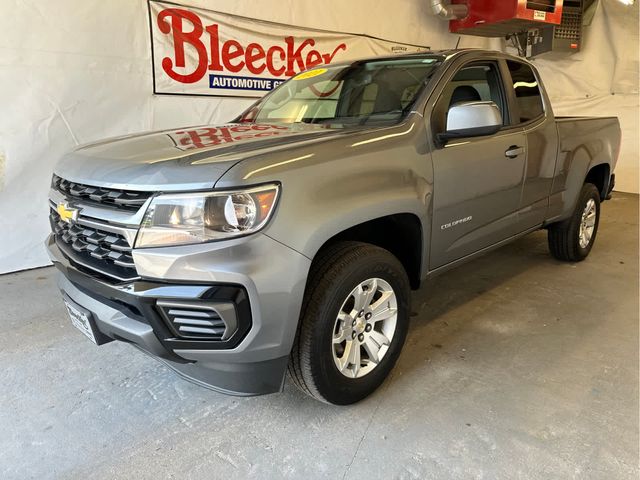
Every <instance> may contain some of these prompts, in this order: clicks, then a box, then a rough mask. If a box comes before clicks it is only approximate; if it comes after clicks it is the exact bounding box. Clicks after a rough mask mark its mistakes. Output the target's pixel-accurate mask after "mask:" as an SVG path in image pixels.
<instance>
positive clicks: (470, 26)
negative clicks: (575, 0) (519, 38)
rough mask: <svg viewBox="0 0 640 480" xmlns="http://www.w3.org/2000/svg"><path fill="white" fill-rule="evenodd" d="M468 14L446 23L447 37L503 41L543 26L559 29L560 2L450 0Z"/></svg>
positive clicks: (538, 0) (554, 0)
mask: <svg viewBox="0 0 640 480" xmlns="http://www.w3.org/2000/svg"><path fill="white" fill-rule="evenodd" d="M451 3H453V4H456V3H462V4H466V5H467V7H468V8H469V14H468V15H467V16H466V17H465V18H463V19H460V20H451V21H450V22H449V31H451V33H460V34H467V35H478V36H481V37H506V36H507V35H512V34H514V33H518V32H523V31H526V30H529V29H531V28H537V27H541V26H544V25H560V23H561V21H562V4H563V0H533V1H531V0H529V1H527V0H453V1H452V2H451Z"/></svg>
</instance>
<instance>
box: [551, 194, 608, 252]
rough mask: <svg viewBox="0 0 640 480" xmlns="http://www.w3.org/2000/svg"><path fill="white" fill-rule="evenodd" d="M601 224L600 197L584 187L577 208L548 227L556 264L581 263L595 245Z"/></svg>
mask: <svg viewBox="0 0 640 480" xmlns="http://www.w3.org/2000/svg"><path fill="white" fill-rule="evenodd" d="M599 223H600V193H599V192H598V189H597V188H596V186H595V185H593V184H591V183H585V184H584V186H583V187H582V190H581V191H580V196H579V197H578V203H577V204H576V208H575V210H574V212H573V214H572V215H571V217H569V218H568V219H567V220H565V221H563V222H558V223H554V224H552V225H550V226H549V234H548V235H549V250H550V251H551V254H552V255H553V256H554V257H555V258H557V259H558V260H564V261H569V262H580V261H582V260H584V259H585V258H587V255H589V252H591V248H592V247H593V244H594V243H595V241H596V234H597V233H598V225H599Z"/></svg>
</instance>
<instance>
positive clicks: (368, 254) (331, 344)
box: [289, 242, 410, 405]
mask: <svg viewBox="0 0 640 480" xmlns="http://www.w3.org/2000/svg"><path fill="white" fill-rule="evenodd" d="M409 295H410V287H409V279H408V278H407V274H406V272H405V270H404V268H403V266H402V264H401V263H400V262H399V261H398V259H397V258H396V257H394V256H393V255H392V254H391V253H389V252H388V251H386V250H384V249H382V248H379V247H376V246H373V245H369V244H364V243H357V242H342V243H338V244H336V245H334V246H332V247H330V248H329V249H327V250H326V251H325V252H323V253H321V254H320V256H319V258H318V259H317V260H316V261H315V262H314V267H313V268H312V271H311V273H310V278H309V283H308V285H307V291H306V292H305V300H304V305H303V310H302V316H301V319H300V326H299V330H298V333H297V337H296V341H295V344H294V347H293V350H292V353H291V361H290V364H289V376H290V378H291V379H292V380H293V382H294V383H295V384H296V385H297V386H298V387H299V388H300V389H301V390H302V391H304V392H305V393H307V394H309V395H311V396H312V397H314V398H316V399H318V400H321V401H324V402H327V403H333V404H337V405H347V404H351V403H355V402H357V401H359V400H362V399H363V398H365V397H366V396H368V395H369V394H371V393H372V392H373V391H374V390H375V389H376V388H378V387H379V386H380V384H382V382H383V381H384V379H385V378H386V377H387V375H388V374H389V372H390V371H391V369H392V368H393V366H394V364H395V362H396V360H397V358H398V356H399V355H400V350H401V349H402V345H403V344H404V340H405V337H406V333H407V329H408V323H409V310H408V308H409Z"/></svg>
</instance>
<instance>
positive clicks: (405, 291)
mask: <svg viewBox="0 0 640 480" xmlns="http://www.w3.org/2000/svg"><path fill="white" fill-rule="evenodd" d="M393 260H395V257H393V256H392V255H391V254H390V253H388V252H385V251H384V250H381V249H376V250H373V251H372V254H371V255H368V256H367V257H366V258H365V259H363V261H357V262H354V263H352V264H349V265H348V266H347V267H346V268H344V269H343V270H344V271H343V272H341V273H342V275H341V278H340V279H339V280H338V281H337V282H335V283H334V284H333V285H331V286H330V287H329V290H330V291H329V292H327V293H328V294H327V295H326V296H325V299H324V301H323V302H322V304H321V307H320V308H319V310H318V312H317V318H316V319H315V321H314V327H315V328H314V330H315V331H314V335H313V340H312V342H311V358H312V361H311V373H312V375H313V378H314V383H315V384H316V387H317V388H318V390H319V391H320V393H321V394H322V396H323V397H324V398H325V399H326V400H327V401H328V402H330V403H334V404H337V405H346V404H350V403H355V402H357V401H359V400H361V399H363V398H364V397H366V396H367V395H369V394H370V393H372V392H373V391H374V390H375V389H376V388H378V387H379V386H380V385H381V384H382V382H384V380H385V378H386V377H387V376H388V374H389V372H390V371H391V369H392V368H393V366H394V364H395V362H396V360H397V359H398V356H399V355H400V351H401V349H402V346H403V344H404V341H405V338H406V335H407V330H408V326H409V295H410V287H409V282H408V279H407V277H406V274H405V272H404V269H403V268H402V266H401V265H400V263H399V262H398V261H397V260H395V261H393ZM370 278H381V279H382V280H385V281H387V282H388V283H389V285H391V288H393V291H394V293H395V294H396V299H397V303H398V317H397V323H396V331H395V333H394V336H393V339H392V340H391V344H390V346H389V350H388V351H387V353H386V355H385V356H384V358H383V359H382V361H381V362H380V364H379V365H378V366H377V367H376V368H375V369H373V370H372V371H371V372H369V373H368V374H367V375H365V376H363V377H361V378H348V377H345V376H344V375H343V374H342V373H340V372H339V370H338V368H337V367H336V365H335V362H334V360H333V355H332V350H331V349H332V348H333V344H332V336H333V329H334V326H335V321H336V318H337V315H338V312H339V310H340V308H341V307H342V304H343V302H344V301H345V299H346V298H347V296H348V295H349V294H350V293H351V291H352V290H353V289H354V288H355V287H356V286H357V285H358V284H359V283H361V282H363V281H365V280H367V279H370Z"/></svg>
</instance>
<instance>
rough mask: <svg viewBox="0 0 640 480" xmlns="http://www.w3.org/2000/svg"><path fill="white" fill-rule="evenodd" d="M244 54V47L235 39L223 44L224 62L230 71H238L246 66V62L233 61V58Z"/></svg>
mask: <svg viewBox="0 0 640 480" xmlns="http://www.w3.org/2000/svg"><path fill="white" fill-rule="evenodd" d="M243 56H244V49H243V48H242V45H240V44H239V43H238V42H236V41H235V40H229V41H226V42H224V43H223V44H222V63H223V64H224V66H225V68H226V69H227V70H229V71H230V72H233V73H238V72H240V71H241V70H242V69H243V68H244V62H238V63H237V64H233V63H231V61H232V60H235V59H236V58H240V57H243Z"/></svg>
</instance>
